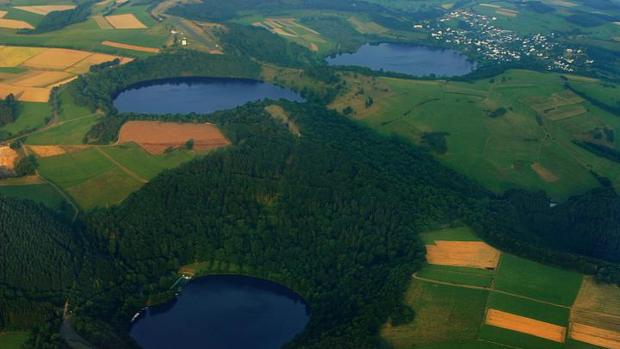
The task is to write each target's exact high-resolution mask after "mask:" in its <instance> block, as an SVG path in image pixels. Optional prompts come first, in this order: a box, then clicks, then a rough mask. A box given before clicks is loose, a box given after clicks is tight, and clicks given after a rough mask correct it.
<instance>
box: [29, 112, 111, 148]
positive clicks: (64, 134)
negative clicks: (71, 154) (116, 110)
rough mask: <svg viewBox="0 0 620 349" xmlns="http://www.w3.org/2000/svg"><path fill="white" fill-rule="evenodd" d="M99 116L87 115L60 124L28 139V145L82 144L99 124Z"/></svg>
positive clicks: (38, 132)
mask: <svg viewBox="0 0 620 349" xmlns="http://www.w3.org/2000/svg"><path fill="white" fill-rule="evenodd" d="M100 117H101V115H99V114H91V115H85V116H82V117H79V118H75V119H73V120H68V121H64V122H60V123H57V124H54V125H52V126H50V127H49V128H45V129H41V130H39V131H36V132H34V133H33V134H32V135H30V136H28V138H26V143H27V144H35V145H55V144H60V145H76V144H82V142H83V141H84V136H85V135H86V133H88V131H90V129H91V128H92V127H93V125H95V124H96V123H97V119H98V118H100Z"/></svg>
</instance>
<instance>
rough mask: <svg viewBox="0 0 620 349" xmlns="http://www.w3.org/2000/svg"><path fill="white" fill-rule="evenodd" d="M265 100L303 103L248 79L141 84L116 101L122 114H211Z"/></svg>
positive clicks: (285, 91) (283, 91)
mask: <svg viewBox="0 0 620 349" xmlns="http://www.w3.org/2000/svg"><path fill="white" fill-rule="evenodd" d="M262 99H273V100H278V99H287V100H291V101H303V98H302V97H301V96H299V95H298V94H297V93H295V92H293V91H291V90H288V89H285V88H282V87H279V86H275V85H272V84H269V83H265V82H262V81H256V80H248V79H223V78H178V79H166V80H156V81H150V82H146V83H141V84H137V85H134V86H132V87H130V88H129V89H127V90H125V91H123V92H121V93H120V94H119V95H118V96H116V98H115V99H114V106H115V107H116V109H118V110H119V111H120V112H134V113H148V114H168V113H171V114H177V113H178V114H189V113H192V112H193V113H211V112H214V111H218V110H226V109H231V108H235V107H238V106H241V105H244V104H246V103H248V102H254V101H259V100H262Z"/></svg>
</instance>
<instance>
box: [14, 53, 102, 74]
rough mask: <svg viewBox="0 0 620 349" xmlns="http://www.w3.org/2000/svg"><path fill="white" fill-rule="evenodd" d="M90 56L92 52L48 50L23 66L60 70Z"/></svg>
mask: <svg viewBox="0 0 620 349" xmlns="http://www.w3.org/2000/svg"><path fill="white" fill-rule="evenodd" d="M90 55H92V52H87V51H78V50H68V49H64V48H50V49H46V50H44V51H43V52H41V53H39V54H38V55H36V56H34V57H32V58H30V59H28V60H26V61H25V62H24V63H23V65H25V66H27V67H30V68H37V69H59V70H62V69H67V68H69V67H70V66H72V65H74V64H76V63H77V62H79V61H81V60H83V59H85V58H86V57H88V56H90Z"/></svg>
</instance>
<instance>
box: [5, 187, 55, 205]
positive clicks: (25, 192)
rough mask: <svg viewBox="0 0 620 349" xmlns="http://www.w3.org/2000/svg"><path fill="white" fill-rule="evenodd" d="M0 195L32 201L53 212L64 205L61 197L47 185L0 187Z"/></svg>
mask: <svg viewBox="0 0 620 349" xmlns="http://www.w3.org/2000/svg"><path fill="white" fill-rule="evenodd" d="M0 194H2V195H4V196H7V197H12V198H18V199H26V200H32V201H35V202H38V203H41V204H43V205H45V206H47V207H49V208H51V209H54V210H58V209H60V208H62V205H63V204H64V203H65V199H64V198H63V197H62V195H61V194H60V193H59V192H58V191H57V190H56V189H54V187H52V186H51V185H49V184H29V185H0Z"/></svg>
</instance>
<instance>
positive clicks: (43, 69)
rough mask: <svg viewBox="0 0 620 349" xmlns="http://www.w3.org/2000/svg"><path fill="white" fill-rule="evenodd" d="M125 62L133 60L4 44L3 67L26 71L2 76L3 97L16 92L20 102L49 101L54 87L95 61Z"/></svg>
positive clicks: (0, 62) (0, 59)
mask: <svg viewBox="0 0 620 349" xmlns="http://www.w3.org/2000/svg"><path fill="white" fill-rule="evenodd" d="M116 58H119V59H120V60H121V64H125V63H128V62H130V61H131V60H132V59H130V58H126V57H121V56H113V55H108V54H103V53H94V52H89V51H78V50H68V49H60V48H40V47H17V46H0V67H18V66H21V67H24V68H28V69H29V71H28V72H25V73H22V74H13V73H11V74H2V75H0V98H4V97H6V96H7V95H8V94H13V95H15V96H16V97H17V99H18V100H20V101H25V102H47V101H48V99H49V94H50V90H51V88H52V87H54V86H60V85H63V84H65V83H68V82H70V81H72V80H73V79H76V78H77V75H78V74H83V73H86V72H88V70H89V68H90V67H91V66H92V65H95V64H101V63H103V62H108V61H112V60H114V59H116Z"/></svg>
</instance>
